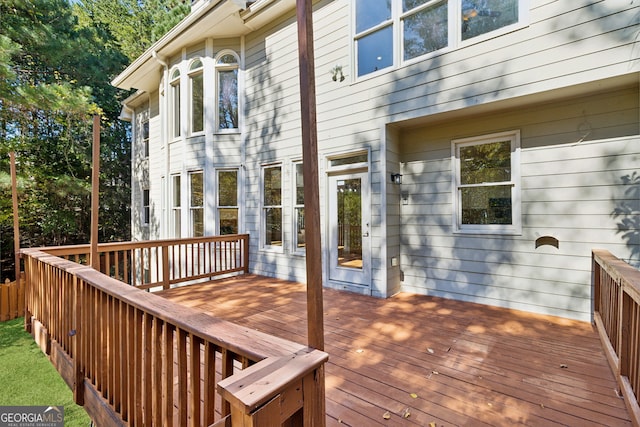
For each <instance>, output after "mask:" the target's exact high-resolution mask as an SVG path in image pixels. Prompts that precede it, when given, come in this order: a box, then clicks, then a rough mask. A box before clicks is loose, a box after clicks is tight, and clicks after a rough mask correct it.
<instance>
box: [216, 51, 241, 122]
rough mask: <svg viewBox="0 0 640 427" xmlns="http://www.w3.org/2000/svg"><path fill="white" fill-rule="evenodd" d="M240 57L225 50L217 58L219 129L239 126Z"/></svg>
mask: <svg viewBox="0 0 640 427" xmlns="http://www.w3.org/2000/svg"><path fill="white" fill-rule="evenodd" d="M238 62H239V61H238V57H237V56H236V54H235V53H233V52H231V51H224V52H222V53H221V54H220V55H218V57H217V58H216V88H217V100H218V106H217V108H218V129H219V130H223V129H237V128H238Z"/></svg>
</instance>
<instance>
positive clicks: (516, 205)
mask: <svg viewBox="0 0 640 427" xmlns="http://www.w3.org/2000/svg"><path fill="white" fill-rule="evenodd" d="M505 140H509V141H511V179H510V181H506V182H503V183H502V184H506V185H510V186H511V217H512V218H511V220H512V223H511V224H462V201H461V191H460V190H461V188H463V187H464V186H462V185H461V178H460V147H468V146H472V145H482V144H489V143H492V142H497V141H505ZM451 164H452V171H451V174H452V201H453V231H454V233H469V234H513V235H519V234H522V208H521V203H522V198H521V182H520V181H521V177H520V168H521V166H520V131H519V130H512V131H506V132H498V133H493V134H488V135H482V136H477V137H470V138H461V139H454V140H452V141H451ZM487 184H489V185H492V183H487ZM493 185H495V184H493Z"/></svg>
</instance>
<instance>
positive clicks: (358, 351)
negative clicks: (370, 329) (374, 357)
mask: <svg viewBox="0 0 640 427" xmlns="http://www.w3.org/2000/svg"><path fill="white" fill-rule="evenodd" d="M356 353H364V350H363V349H361V348H359V349H357V350H356Z"/></svg>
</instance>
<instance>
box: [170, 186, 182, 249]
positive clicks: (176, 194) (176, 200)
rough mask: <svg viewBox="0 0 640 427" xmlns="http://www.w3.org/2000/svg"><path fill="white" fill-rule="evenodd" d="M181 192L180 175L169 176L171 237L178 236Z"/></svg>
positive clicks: (180, 225) (179, 235) (179, 232)
mask: <svg viewBox="0 0 640 427" xmlns="http://www.w3.org/2000/svg"><path fill="white" fill-rule="evenodd" d="M181 197H182V195H181V192H180V175H173V176H172V177H171V228H172V230H173V237H175V238H180V237H181V235H182V233H181V228H182V222H181V221H180V218H181V215H182V212H181V201H180V200H181Z"/></svg>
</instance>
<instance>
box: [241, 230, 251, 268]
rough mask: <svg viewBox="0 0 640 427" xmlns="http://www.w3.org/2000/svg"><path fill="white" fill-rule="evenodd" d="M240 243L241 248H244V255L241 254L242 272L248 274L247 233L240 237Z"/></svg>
mask: <svg viewBox="0 0 640 427" xmlns="http://www.w3.org/2000/svg"><path fill="white" fill-rule="evenodd" d="M242 243H243V249H244V256H243V260H242V262H243V264H244V273H245V274H249V235H248V234H245V235H244V237H243V239H242Z"/></svg>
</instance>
